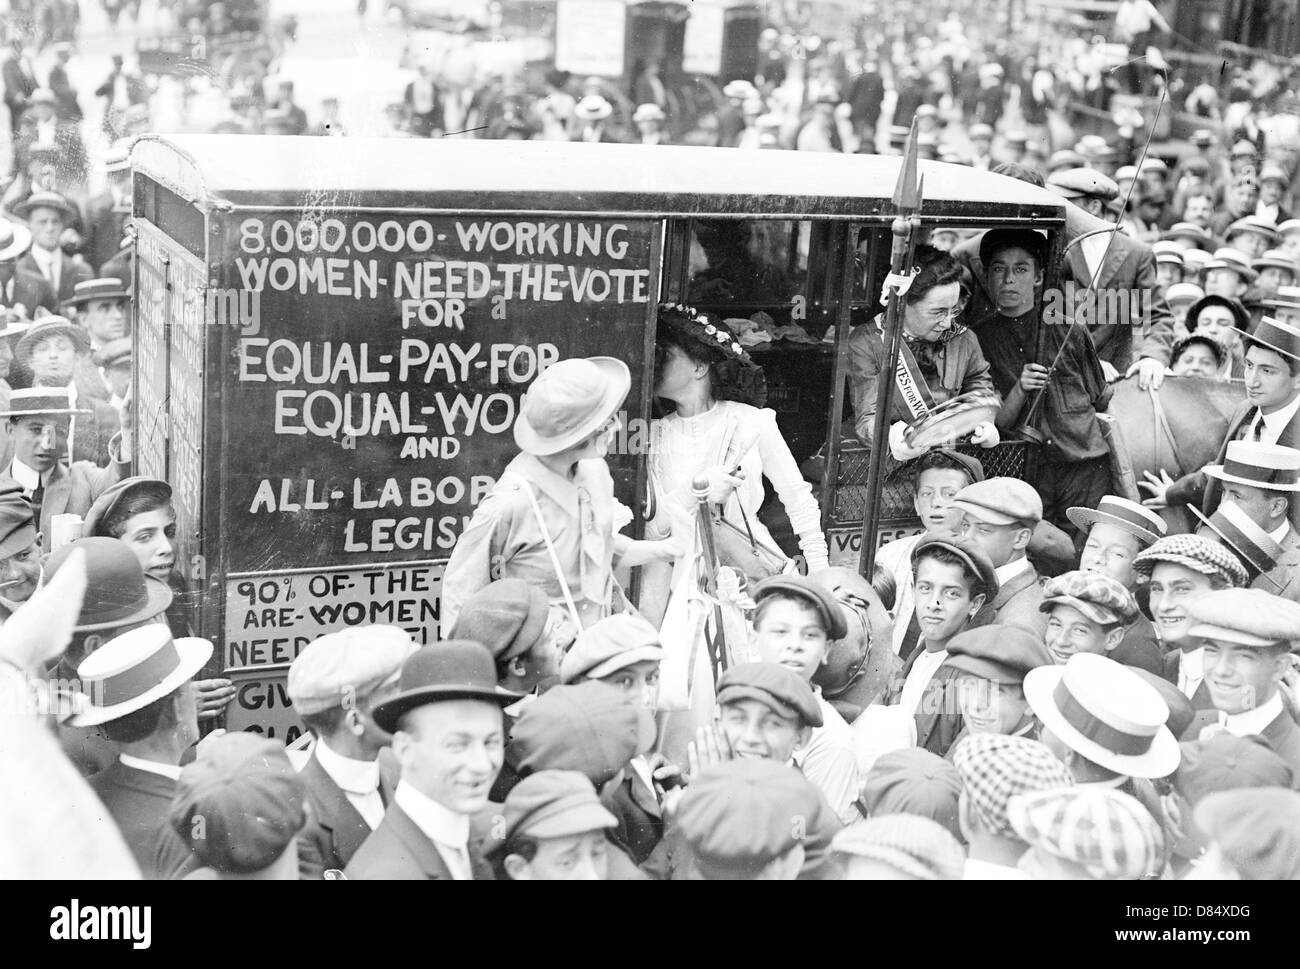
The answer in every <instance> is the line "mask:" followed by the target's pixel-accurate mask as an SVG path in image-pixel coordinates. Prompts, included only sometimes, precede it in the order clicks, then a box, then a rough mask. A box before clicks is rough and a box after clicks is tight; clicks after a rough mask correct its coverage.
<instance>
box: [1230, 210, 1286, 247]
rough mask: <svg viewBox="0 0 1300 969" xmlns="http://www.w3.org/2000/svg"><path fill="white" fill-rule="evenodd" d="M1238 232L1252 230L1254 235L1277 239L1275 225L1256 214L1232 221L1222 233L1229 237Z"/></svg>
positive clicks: (1271, 239)
mask: <svg viewBox="0 0 1300 969" xmlns="http://www.w3.org/2000/svg"><path fill="white" fill-rule="evenodd" d="M1238 232H1253V233H1255V234H1256V235H1259V236H1263V237H1264V238H1265V239H1267V240H1268V241H1269V242H1276V241H1277V226H1276V225H1274V224H1273V223H1272V222H1270V221H1268V220H1267V219H1261V218H1260V217H1259V216H1257V215H1247V216H1244V217H1242V218H1240V219H1238V220H1237V221H1236V222H1234V223H1232V225H1230V226H1228V231H1227V232H1225V233H1224V238H1227V239H1230V238H1232V237H1233V236H1235V235H1236V234H1237V233H1238Z"/></svg>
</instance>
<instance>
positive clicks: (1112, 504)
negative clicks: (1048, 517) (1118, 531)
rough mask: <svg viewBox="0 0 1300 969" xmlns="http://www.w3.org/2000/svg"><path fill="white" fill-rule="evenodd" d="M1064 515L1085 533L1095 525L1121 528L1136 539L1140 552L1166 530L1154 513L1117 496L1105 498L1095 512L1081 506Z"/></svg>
mask: <svg viewBox="0 0 1300 969" xmlns="http://www.w3.org/2000/svg"><path fill="white" fill-rule="evenodd" d="M1065 516H1066V517H1067V518H1069V519H1070V524H1072V525H1074V527H1075V528H1077V529H1079V531H1081V532H1086V531H1088V529H1090V528H1092V526H1093V525H1096V524H1097V523H1098V522H1101V523H1103V524H1106V525H1114V526H1115V527H1117V528H1122V529H1123V530H1124V531H1126V532H1128V533H1129V534H1131V535H1135V536H1136V537H1137V540H1138V547H1139V549H1143V548H1146V547H1147V546H1148V545H1153V544H1154V543H1156V542H1158V541H1159V540H1160V539H1161V538H1163V537H1164V534H1165V532H1166V531H1168V530H1169V526H1168V525H1167V524H1165V520H1164V519H1163V518H1161V517H1160V516H1159V515H1157V514H1156V513H1155V512H1153V511H1151V510H1150V509H1149V508H1145V507H1143V506H1142V505H1139V504H1138V503H1137V502H1136V501H1129V500H1128V499H1127V498H1121V497H1119V496H1118V495H1104V496H1103V497H1102V499H1101V501H1099V502H1098V503H1097V507H1096V508H1095V509H1094V508H1084V507H1080V506H1075V507H1073V508H1067V509H1066V510H1065Z"/></svg>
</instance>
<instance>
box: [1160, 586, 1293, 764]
mask: <svg viewBox="0 0 1300 969" xmlns="http://www.w3.org/2000/svg"><path fill="white" fill-rule="evenodd" d="M1190 612H1191V618H1192V621H1193V625H1192V627H1191V629H1190V630H1189V632H1190V633H1191V635H1193V636H1196V637H1198V638H1199V639H1200V640H1201V641H1202V642H1203V643H1204V647H1205V679H1206V682H1207V683H1208V685H1209V694H1210V699H1211V701H1212V702H1213V704H1214V707H1213V709H1212V710H1202V711H1201V712H1200V713H1198V714H1197V716H1196V718H1195V719H1194V720H1193V721H1192V725H1191V726H1190V727H1188V728H1187V732H1186V733H1185V734H1184V735H1183V739H1184V740H1197V739H1200V738H1201V737H1204V736H1207V735H1209V734H1211V733H1214V732H1217V731H1218V730H1223V731H1226V732H1228V733H1230V734H1232V735H1233V736H1236V737H1249V736H1252V735H1257V736H1260V737H1263V738H1264V739H1265V740H1267V741H1268V743H1269V746H1270V747H1272V748H1273V751H1274V752H1275V753H1276V754H1277V755H1278V756H1279V757H1281V758H1282V759H1283V760H1285V761H1286V762H1287V763H1288V764H1289V765H1290V766H1291V770H1292V771H1293V772H1294V773H1295V776H1296V777H1300V727H1297V726H1296V722H1295V719H1294V717H1293V716H1292V714H1291V712H1290V711H1289V710H1287V708H1286V706H1285V704H1284V703H1283V701H1282V694H1281V692H1280V690H1279V683H1280V682H1281V680H1282V677H1283V676H1284V675H1285V674H1286V673H1287V672H1288V671H1290V670H1292V669H1293V665H1292V664H1293V660H1294V657H1293V656H1292V650H1293V649H1294V648H1295V644H1296V643H1298V642H1300V603H1295V602H1291V601H1289V600H1287V599H1281V598H1279V597H1277V596H1273V595H1269V594H1268V593H1267V592H1264V591H1263V590H1261V589H1224V590H1222V591H1219V592H1212V593H1210V594H1209V595H1207V596H1203V597H1202V598H1200V599H1197V600H1196V601H1195V602H1193V603H1192V606H1191V609H1190ZM1296 783H1297V784H1298V785H1300V782H1296Z"/></svg>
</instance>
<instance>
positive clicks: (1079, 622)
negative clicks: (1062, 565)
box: [1039, 572, 1138, 666]
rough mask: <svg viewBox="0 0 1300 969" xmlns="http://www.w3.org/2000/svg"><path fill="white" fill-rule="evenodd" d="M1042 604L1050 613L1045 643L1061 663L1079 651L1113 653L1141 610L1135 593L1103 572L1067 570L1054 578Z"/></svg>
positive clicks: (1053, 657) (1048, 586)
mask: <svg viewBox="0 0 1300 969" xmlns="http://www.w3.org/2000/svg"><path fill="white" fill-rule="evenodd" d="M1039 608H1040V609H1041V610H1042V611H1043V612H1044V613H1046V614H1047V632H1046V634H1045V635H1044V643H1045V644H1046V646H1047V651H1048V652H1049V653H1051V655H1052V660H1053V662H1055V663H1056V664H1057V665H1058V666H1059V665H1064V664H1065V663H1066V662H1068V661H1069V659H1070V657H1071V656H1073V655H1075V654H1076V653H1098V654H1101V655H1106V654H1108V653H1113V652H1114V650H1115V649H1116V648H1117V647H1118V646H1119V644H1120V643H1121V642H1122V641H1123V639H1124V633H1125V632H1126V630H1127V628H1128V626H1129V624H1130V623H1132V622H1133V620H1134V619H1136V618H1137V614H1138V605H1137V601H1136V600H1135V599H1134V598H1133V595H1132V593H1130V592H1129V591H1128V589H1126V588H1124V586H1122V585H1121V584H1120V583H1118V582H1116V581H1115V580H1114V579H1112V578H1110V577H1108V576H1105V575H1102V574H1101V573H1099V572H1067V573H1065V575H1059V576H1057V577H1056V578H1054V579H1052V580H1050V581H1049V582H1048V583H1047V585H1046V586H1045V587H1044V588H1043V604H1042V605H1041V606H1039ZM1112 658H1114V657H1113V656H1112Z"/></svg>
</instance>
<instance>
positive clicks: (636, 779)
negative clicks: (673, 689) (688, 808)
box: [560, 613, 677, 864]
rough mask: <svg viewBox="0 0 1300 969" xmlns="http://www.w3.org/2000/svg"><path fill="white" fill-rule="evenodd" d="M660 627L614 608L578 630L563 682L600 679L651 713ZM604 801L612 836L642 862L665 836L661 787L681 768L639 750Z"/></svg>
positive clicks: (654, 704) (563, 670)
mask: <svg viewBox="0 0 1300 969" xmlns="http://www.w3.org/2000/svg"><path fill="white" fill-rule="evenodd" d="M663 655H664V651H663V649H662V648H661V647H660V645H659V631H658V630H657V629H655V628H654V626H652V625H650V623H649V621H647V620H646V619H644V618H642V617H641V616H637V615H632V614H630V613H616V614H615V615H612V616H606V617H605V618H604V619H602V620H600V622H598V623H596V624H595V625H594V626H590V627H588V628H587V629H584V630H583V631H582V632H581V633H579V634H578V638H577V640H576V641H575V642H574V644H573V648H572V649H570V650H569V652H568V653H567V654H566V655H565V657H564V661H563V662H562V663H561V664H560V682H561V683H566V684H568V683H582V682H585V681H587V680H596V681H598V682H601V683H605V684H607V685H608V686H611V687H613V688H614V689H616V690H618V691H619V692H620V693H623V694H624V695H626V696H627V697H629V698H630V699H631V700H632V702H634V703H639V704H640V705H641V706H643V707H644V708H645V710H646V713H647V714H648V715H649V716H651V717H653V716H654V715H655V711H656V708H657V706H658V703H659V663H660V661H661V660H662V659H663ZM625 773H626V776H625V777H623V778H622V780H620V782H619V784H618V786H617V788H616V789H614V790H613V791H611V792H609V794H608V795H607V796H606V798H605V801H606V803H607V804H608V805H609V807H610V810H612V811H613V812H614V814H615V815H616V816H617V818H618V825H617V829H616V830H615V831H614V833H613V836H612V837H613V839H614V841H615V842H616V843H617V844H619V845H621V846H622V847H623V848H624V849H625V850H626V851H627V853H628V854H629V855H630V856H631V858H632V860H633V861H635V862H636V863H637V864H641V863H642V862H643V861H645V859H646V858H647V857H649V855H650V852H651V851H653V850H654V847H655V845H656V844H658V843H659V841H660V839H661V838H662V837H663V832H664V824H663V810H662V805H661V799H662V797H663V790H662V788H661V787H660V783H661V782H663V783H671V782H670V781H669V778H671V777H673V776H674V775H675V774H676V773H677V770H676V768H675V767H672V766H671V765H668V764H667V763H666V761H665V760H664V759H663V757H662V756H659V755H653V756H652V757H647V756H645V755H643V754H637V756H635V757H633V758H632V760H631V761H629V762H628V769H627V771H626V772H625Z"/></svg>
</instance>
